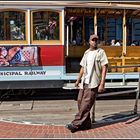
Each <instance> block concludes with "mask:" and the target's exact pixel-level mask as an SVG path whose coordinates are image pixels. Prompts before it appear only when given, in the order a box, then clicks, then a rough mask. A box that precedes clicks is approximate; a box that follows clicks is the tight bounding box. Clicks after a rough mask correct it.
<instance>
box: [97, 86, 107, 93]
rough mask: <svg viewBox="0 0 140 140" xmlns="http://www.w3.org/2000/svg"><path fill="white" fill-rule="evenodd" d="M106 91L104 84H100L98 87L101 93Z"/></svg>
mask: <svg viewBox="0 0 140 140" xmlns="http://www.w3.org/2000/svg"><path fill="white" fill-rule="evenodd" d="M104 91H105V88H104V84H100V85H99V87H98V92H99V93H101V92H104Z"/></svg>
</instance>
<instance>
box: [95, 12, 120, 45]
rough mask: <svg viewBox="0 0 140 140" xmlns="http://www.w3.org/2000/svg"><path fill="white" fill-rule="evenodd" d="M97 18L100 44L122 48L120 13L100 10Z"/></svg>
mask: <svg viewBox="0 0 140 140" xmlns="http://www.w3.org/2000/svg"><path fill="white" fill-rule="evenodd" d="M97 17H98V18H97V27H98V35H99V40H100V44H102V45H111V46H122V11H121V10H113V9H100V10H98V16H97Z"/></svg>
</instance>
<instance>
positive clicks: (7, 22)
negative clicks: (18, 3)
mask: <svg viewBox="0 0 140 140" xmlns="http://www.w3.org/2000/svg"><path fill="white" fill-rule="evenodd" d="M0 40H7V41H10V40H26V36H25V13H24V12H21V11H0Z"/></svg>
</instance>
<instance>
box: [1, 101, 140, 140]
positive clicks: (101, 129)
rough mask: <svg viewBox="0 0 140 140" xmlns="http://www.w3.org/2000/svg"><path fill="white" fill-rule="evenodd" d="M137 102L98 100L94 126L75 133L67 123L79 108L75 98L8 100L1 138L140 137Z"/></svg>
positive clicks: (4, 107) (4, 109)
mask: <svg viewBox="0 0 140 140" xmlns="http://www.w3.org/2000/svg"><path fill="white" fill-rule="evenodd" d="M134 103H135V100H134V99H132V100H130V99H129V100H128V99H127V100H97V102H96V122H95V123H94V124H93V126H92V129H90V130H85V131H78V132H76V133H71V132H69V131H68V130H67V129H66V128H65V127H64V126H65V124H66V123H69V122H71V120H72V119H73V118H74V115H75V113H76V112H77V105H76V101H75V100H35V101H34V102H33V101H32V100H30V101H4V102H2V104H1V105H0V119H1V121H0V138H140V133H139V132H140V114H138V115H133V108H134ZM32 106H33V109H31V107H32ZM139 106H140V103H139ZM139 106H138V113H139V111H140V109H139V108H140V107H139Z"/></svg>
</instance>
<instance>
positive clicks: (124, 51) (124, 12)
mask: <svg viewBox="0 0 140 140" xmlns="http://www.w3.org/2000/svg"><path fill="white" fill-rule="evenodd" d="M126 36H127V35H126V10H125V9H124V11H123V44H122V66H124V65H125V55H126ZM122 73H124V68H123V69H122Z"/></svg>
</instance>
